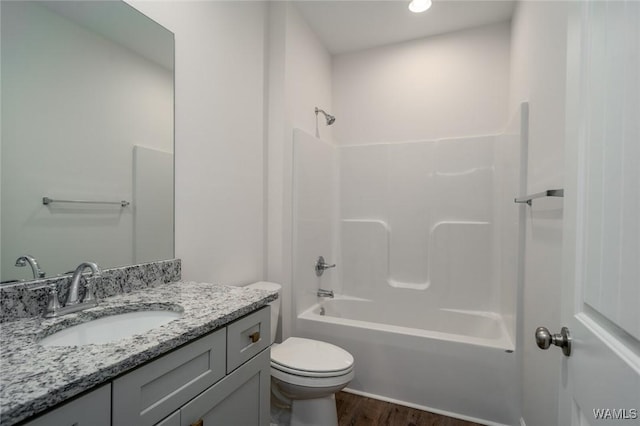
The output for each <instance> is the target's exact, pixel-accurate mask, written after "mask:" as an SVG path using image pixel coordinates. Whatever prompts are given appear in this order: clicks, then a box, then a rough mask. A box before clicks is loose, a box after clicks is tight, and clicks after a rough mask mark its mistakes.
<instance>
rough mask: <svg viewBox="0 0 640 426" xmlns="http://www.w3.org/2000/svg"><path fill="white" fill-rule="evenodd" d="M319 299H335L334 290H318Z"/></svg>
mask: <svg viewBox="0 0 640 426" xmlns="http://www.w3.org/2000/svg"><path fill="white" fill-rule="evenodd" d="M318 297H330V298H331V299H333V290H325V289H322V288H319V289H318Z"/></svg>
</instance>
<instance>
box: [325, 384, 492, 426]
mask: <svg viewBox="0 0 640 426" xmlns="http://www.w3.org/2000/svg"><path fill="white" fill-rule="evenodd" d="M336 407H337V409H338V424H339V426H481V425H479V424H478V423H471V422H466V421H464V420H458V419H454V418H451V417H446V416H441V415H439V414H433V413H429V412H427V411H421V410H416V409H415V408H409V407H404V406H402V405H396V404H391V403H390V402H385V401H379V400H377V399H372V398H366V397H363V396H359V395H354V394H352V393H346V392H338V393H337V394H336Z"/></svg>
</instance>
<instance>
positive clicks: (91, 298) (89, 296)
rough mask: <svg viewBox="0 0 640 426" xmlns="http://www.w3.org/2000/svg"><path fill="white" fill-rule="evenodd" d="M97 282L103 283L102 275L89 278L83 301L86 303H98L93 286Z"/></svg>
mask: <svg viewBox="0 0 640 426" xmlns="http://www.w3.org/2000/svg"><path fill="white" fill-rule="evenodd" d="M97 280H100V281H102V277H101V276H100V275H98V276H95V277H87V280H86V282H85V285H84V299H82V301H83V302H84V303H94V304H97V303H98V299H97V297H96V293H95V286H94V285H93V282H94V281H97Z"/></svg>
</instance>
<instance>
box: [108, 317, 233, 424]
mask: <svg viewBox="0 0 640 426" xmlns="http://www.w3.org/2000/svg"><path fill="white" fill-rule="evenodd" d="M225 356H226V330H225V329H222V330H218V331H216V332H214V333H211V334H209V335H207V336H205V337H202V338H200V339H198V340H196V341H195V342H193V343H190V344H189V345H187V346H184V347H182V348H180V349H177V350H175V351H173V352H170V353H169V354H167V355H165V356H163V357H162V358H160V359H157V360H155V361H152V362H150V363H148V364H146V365H144V366H142V367H140V368H138V369H137V370H134V371H132V372H130V373H128V374H126V375H124V376H122V377H120V378H119V379H116V380H114V381H113V396H112V402H113V416H112V417H113V423H112V425H113V426H131V425H139V426H144V425H149V426H150V425H153V424H155V423H157V422H159V421H160V420H162V419H164V418H165V417H167V416H168V415H169V414H171V413H172V412H174V411H175V410H176V409H177V408H179V407H181V406H182V405H184V404H185V403H186V402H187V401H189V400H190V399H191V398H193V397H194V396H196V395H198V394H199V393H200V392H202V391H203V390H205V389H207V388H208V387H210V386H211V385H213V384H214V383H216V382H217V381H218V380H220V379H221V378H222V377H224V375H225Z"/></svg>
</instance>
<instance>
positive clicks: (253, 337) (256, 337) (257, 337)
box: [249, 331, 260, 343]
mask: <svg viewBox="0 0 640 426" xmlns="http://www.w3.org/2000/svg"><path fill="white" fill-rule="evenodd" d="M249 338H250V339H251V343H255V342H257V341H258V340H260V332H259V331H255V332H253V333H251V334H250V335H249Z"/></svg>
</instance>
